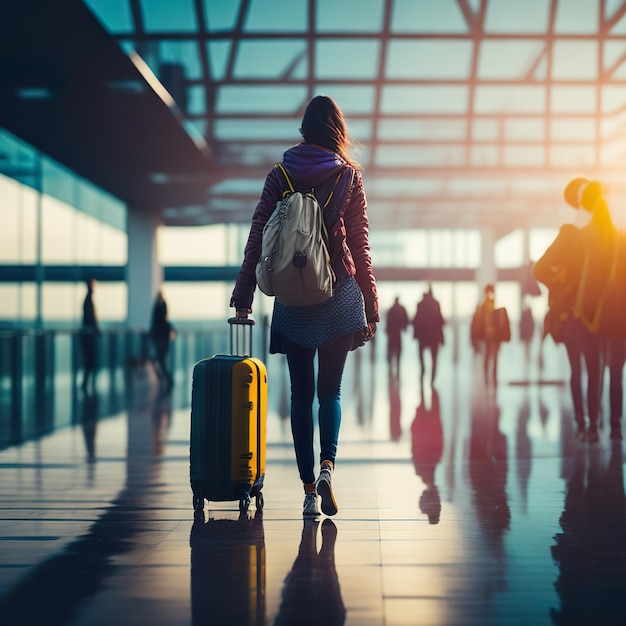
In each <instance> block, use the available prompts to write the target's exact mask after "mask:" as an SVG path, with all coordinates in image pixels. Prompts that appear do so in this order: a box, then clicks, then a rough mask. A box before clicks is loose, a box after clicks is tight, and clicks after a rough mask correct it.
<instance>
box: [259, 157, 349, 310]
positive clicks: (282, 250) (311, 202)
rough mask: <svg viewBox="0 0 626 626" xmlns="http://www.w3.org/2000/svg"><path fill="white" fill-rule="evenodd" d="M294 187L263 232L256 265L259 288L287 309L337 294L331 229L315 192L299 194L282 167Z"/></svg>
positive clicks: (276, 209)
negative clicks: (329, 240) (332, 261)
mask: <svg viewBox="0 0 626 626" xmlns="http://www.w3.org/2000/svg"><path fill="white" fill-rule="evenodd" d="M276 165H277V167H279V168H280V169H281V171H282V173H283V174H284V176H285V179H286V180H287V184H288V186H289V189H288V190H287V191H286V192H285V193H284V194H283V198H282V200H279V201H278V202H277V203H276V208H275V209H274V212H273V213H272V215H271V216H270V218H269V220H267V223H266V224H265V227H264V228H263V243H262V248H261V256H260V258H259V262H258V263H257V266H256V280H257V284H258V286H259V289H260V290H261V291H262V292H263V293H264V294H266V295H268V296H275V297H276V299H277V300H278V301H279V302H281V303H282V304H285V305H287V306H310V305H312V304H319V303H320V302H324V301H325V300H328V299H329V298H330V297H331V296H332V295H333V285H334V282H335V273H334V272H333V270H332V268H331V266H330V253H329V249H328V247H329V243H328V231H327V229H326V224H325V223H324V208H326V207H327V206H328V203H329V202H330V200H331V198H332V196H333V193H334V191H335V187H336V186H337V183H338V182H339V179H340V178H341V174H342V173H343V171H342V172H340V173H339V174H338V176H337V179H336V180H335V184H334V185H333V188H332V191H331V192H330V195H329V196H328V199H327V200H326V203H325V204H324V207H323V208H322V207H321V206H320V203H319V202H318V201H317V198H316V197H315V195H314V194H313V191H307V192H303V191H296V190H295V189H294V187H293V185H292V184H291V180H290V179H289V176H288V175H287V172H286V171H285V168H284V167H283V165H282V163H277V164H276Z"/></svg>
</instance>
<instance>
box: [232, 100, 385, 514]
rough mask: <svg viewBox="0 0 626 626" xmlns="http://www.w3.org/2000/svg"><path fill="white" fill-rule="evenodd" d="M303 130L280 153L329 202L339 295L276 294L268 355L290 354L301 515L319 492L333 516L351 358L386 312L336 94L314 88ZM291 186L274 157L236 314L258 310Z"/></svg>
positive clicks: (301, 181)
mask: <svg viewBox="0 0 626 626" xmlns="http://www.w3.org/2000/svg"><path fill="white" fill-rule="evenodd" d="M300 133H301V134H302V136H303V138H304V141H303V142H301V143H300V144H298V145H296V146H294V147H292V148H290V149H288V150H287V151H286V152H285V153H284V154H283V161H282V166H283V167H284V168H285V170H286V171H287V172H288V174H289V177H290V178H291V180H292V181H293V182H294V186H295V188H296V190H298V191H300V190H302V191H314V193H315V195H316V197H317V198H318V199H320V205H322V206H324V222H325V224H326V227H327V230H328V233H329V252H330V258H331V266H332V269H333V271H334V273H335V277H336V283H335V285H334V290H333V295H332V297H331V298H330V299H328V300H325V301H324V302H321V303H320V304H315V305H311V306H287V305H285V304H283V303H281V302H280V301H279V300H278V299H275V300H274V310H273V315H272V322H271V336H270V353H282V354H285V355H286V357H287V364H288V366H289V373H290V378H291V430H292V435H293V442H294V449H295V456H296V461H297V465H298V471H299V474H300V479H301V481H302V484H303V487H304V493H305V498H304V505H303V516H304V517H316V516H318V515H319V514H320V513H319V510H318V508H317V495H319V496H320V497H321V508H322V512H323V513H325V514H326V515H334V514H336V513H337V510H338V506H337V502H336V500H335V496H334V493H333V488H332V477H333V472H334V469H335V460H336V454H337V443H338V439H339V428H340V424H341V403H340V397H341V380H342V376H343V370H344V366H345V362H346V358H347V355H348V353H349V352H350V350H352V349H354V348H356V347H358V346H360V345H363V343H364V342H365V341H368V340H370V339H371V338H372V337H373V336H374V333H375V332H376V324H377V322H378V321H379V319H380V318H379V315H378V296H377V291H376V281H375V279H374V274H373V271H372V262H371V256H370V246H369V237H368V230H369V220H368V216H367V202H366V198H365V190H364V188H363V180H362V177H361V172H360V167H359V165H358V164H357V163H356V162H355V161H353V160H352V159H351V158H350V156H349V152H350V148H351V141H350V138H349V135H348V130H347V125H346V122H345V119H344V116H343V113H342V112H341V110H340V108H339V107H338V106H337V104H336V103H335V101H334V100H333V99H332V98H330V97H327V96H316V97H314V98H313V99H312V100H311V101H310V102H309V103H308V105H307V107H306V110H305V112H304V116H303V118H302V124H301V128H300ZM333 185H335V187H334V191H333ZM285 189H286V180H285V176H284V174H283V173H282V171H281V169H280V167H279V166H278V164H277V166H276V167H275V168H274V169H273V170H272V171H271V172H270V173H269V174H268V176H267V178H266V180H265V185H264V187H263V191H262V194H261V198H260V201H259V203H258V205H257V207H256V209H255V211H254V215H253V217H252V224H251V227H250V233H249V236H248V241H247V244H246V247H245V252H244V260H243V263H242V265H241V268H240V270H239V274H238V276H237V281H236V284H235V288H234V290H233V293H232V297H231V301H230V304H231V306H233V307H235V309H236V315H237V316H238V317H247V316H248V314H250V313H251V312H252V301H253V297H254V291H255V288H256V273H255V270H256V266H257V263H258V262H259V259H260V254H261V244H262V238H263V228H264V226H265V224H266V223H267V221H268V219H269V217H270V215H271V214H272V213H273V211H274V209H275V207H276V205H277V203H278V202H279V201H280V200H281V198H283V196H284V193H285ZM323 201H326V205H324V204H323ZM316 355H317V362H318V367H317V380H316V378H315V367H314V361H315V357H316ZM316 390H317V397H318V400H319V413H318V425H319V437H320V448H321V449H320V466H319V475H318V477H317V480H316V477H315V460H314V450H313V448H314V446H313V432H314V423H313V400H314V397H315V393H316ZM316 494H317V495H316Z"/></svg>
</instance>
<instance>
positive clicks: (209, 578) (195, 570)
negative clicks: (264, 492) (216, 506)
mask: <svg viewBox="0 0 626 626" xmlns="http://www.w3.org/2000/svg"><path fill="white" fill-rule="evenodd" d="M190 544H191V614H192V624H193V625H194V626H201V625H202V626H205V625H206V624H233V625H235V624H237V625H238V626H252V625H259V626H260V625H262V624H265V535H264V531H263V513H262V512H261V511H257V512H256V514H255V515H254V517H249V516H248V515H247V514H241V515H240V517H239V518H238V519H213V518H212V519H209V520H208V521H205V520H204V519H196V521H195V522H194V524H193V526H192V529H191V536H190Z"/></svg>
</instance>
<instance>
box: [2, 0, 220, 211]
mask: <svg viewBox="0 0 626 626" xmlns="http://www.w3.org/2000/svg"><path fill="white" fill-rule="evenodd" d="M142 63H143V62H142V61H141V59H139V58H137V60H136V63H134V62H133V61H132V60H131V58H130V57H129V55H127V54H125V53H124V52H123V51H122V50H121V49H120V47H119V45H118V43H117V42H116V41H115V40H114V39H113V38H112V37H111V35H110V34H108V33H107V32H106V30H105V29H104V28H103V26H102V25H101V24H100V22H99V21H98V20H97V19H96V18H95V17H94V16H93V14H92V13H91V12H90V11H89V9H88V8H87V7H86V6H85V4H84V3H83V2H80V1H79V0H63V1H62V2H56V1H55V2H51V1H50V0H19V1H15V2H13V1H12V2H6V3H3V5H2V8H1V9H0V77H1V78H0V126H2V127H4V128H6V129H7V130H9V131H10V132H12V133H13V134H15V135H17V136H19V137H21V138H22V139H24V140H25V141H27V142H29V143H30V144H32V145H33V146H34V147H36V148H38V149H40V150H41V151H42V152H44V153H45V154H47V155H49V156H50V157H52V158H54V159H56V160H57V161H59V162H60V163H62V164H63V165H65V166H67V167H68V168H70V169H72V170H73V171H74V172H76V173H77V174H79V175H81V176H84V177H85V178H87V179H89V180H90V181H92V182H93V183H95V184H96V185H99V186H100V187H102V188H104V189H106V190H108V191H109V192H111V193H112V194H114V195H116V196H117V197H119V198H120V199H122V200H124V201H125V202H127V203H128V204H129V205H130V206H131V207H147V208H150V209H161V208H163V207H177V206H178V207H180V206H187V205H189V204H195V203H204V202H205V200H206V190H207V186H208V185H209V183H210V182H211V181H212V180H214V177H215V175H216V173H215V166H214V163H213V161H212V159H211V157H210V155H209V153H208V150H207V147H206V144H205V143H204V140H203V139H202V138H201V137H199V140H198V139H196V140H194V138H192V136H191V135H190V134H189V132H188V131H187V130H186V129H185V127H184V125H183V119H182V117H181V115H180V114H179V113H178V112H177V109H176V107H175V106H174V105H173V103H172V102H171V101H170V102H168V99H170V100H171V98H170V96H169V94H168V93H167V92H164V90H163V88H162V86H161V85H160V83H158V81H154V80H153V79H152V74H151V72H150V71H149V70H148V69H147V66H145V70H143V71H142V69H143V68H142ZM144 65H145V64H144ZM150 80H153V83H152V85H151V84H150V83H149V81H150ZM159 91H161V93H160V94H159V93H158V92H159Z"/></svg>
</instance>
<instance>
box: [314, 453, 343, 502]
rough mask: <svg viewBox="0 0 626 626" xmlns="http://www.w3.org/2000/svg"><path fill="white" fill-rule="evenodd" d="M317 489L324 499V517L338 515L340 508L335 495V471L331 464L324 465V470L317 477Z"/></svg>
mask: <svg viewBox="0 0 626 626" xmlns="http://www.w3.org/2000/svg"><path fill="white" fill-rule="evenodd" d="M315 488H316V489H317V493H318V494H319V496H320V497H321V498H322V513H324V515H336V514H337V511H338V510H339V508H338V507H337V501H336V500H335V494H334V493H333V469H332V466H331V465H330V464H329V463H322V469H321V470H320V475H319V476H318V477H317V482H316V484H315Z"/></svg>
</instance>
